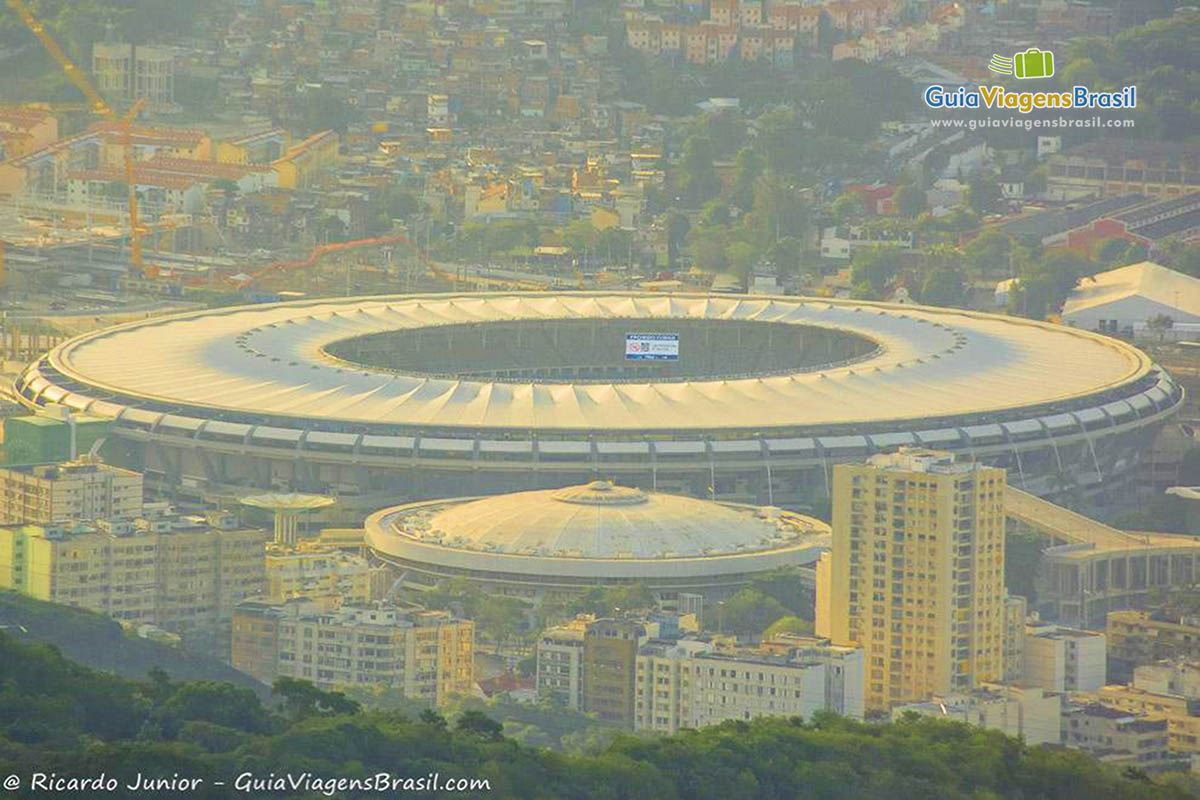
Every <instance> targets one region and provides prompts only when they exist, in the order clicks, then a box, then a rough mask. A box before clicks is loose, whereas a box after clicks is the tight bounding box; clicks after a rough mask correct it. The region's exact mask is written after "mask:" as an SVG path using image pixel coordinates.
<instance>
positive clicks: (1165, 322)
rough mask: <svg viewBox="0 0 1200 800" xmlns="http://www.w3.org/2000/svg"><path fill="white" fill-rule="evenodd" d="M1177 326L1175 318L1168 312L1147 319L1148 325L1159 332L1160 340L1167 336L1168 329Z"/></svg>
mask: <svg viewBox="0 0 1200 800" xmlns="http://www.w3.org/2000/svg"><path fill="white" fill-rule="evenodd" d="M1174 326H1175V320H1173V319H1171V318H1170V317H1169V316H1167V315H1166V314H1156V315H1155V316H1153V317H1151V318H1150V319H1148V320H1146V327H1147V328H1149V329H1150V330H1152V331H1154V332H1155V333H1157V334H1158V341H1160V342H1161V341H1163V340H1164V339H1166V338H1167V331H1169V330H1171V328H1173V327H1174Z"/></svg>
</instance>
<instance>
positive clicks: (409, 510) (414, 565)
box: [366, 481, 830, 609]
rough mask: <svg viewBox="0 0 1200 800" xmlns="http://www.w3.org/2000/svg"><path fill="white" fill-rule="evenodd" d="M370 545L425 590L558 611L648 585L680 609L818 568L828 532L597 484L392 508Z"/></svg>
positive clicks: (381, 515)
mask: <svg viewBox="0 0 1200 800" xmlns="http://www.w3.org/2000/svg"><path fill="white" fill-rule="evenodd" d="M366 543H367V546H368V547H370V548H371V551H372V552H373V553H374V554H375V556H376V557H378V558H380V559H381V560H383V561H385V562H387V563H388V564H391V565H392V566H393V567H394V568H395V571H396V574H397V575H399V576H401V580H402V581H403V582H404V584H405V585H406V586H408V587H410V588H414V589H418V590H419V589H428V588H431V587H433V586H436V585H438V584H439V583H440V582H441V581H443V580H446V579H452V578H459V579H463V580H466V581H469V582H471V583H474V584H475V585H476V586H477V587H478V588H479V589H481V590H483V591H485V592H488V593H491V594H505V595H510V596H514V597H520V598H522V599H524V600H529V601H532V602H535V603H541V602H550V603H555V602H566V601H569V600H570V599H572V598H573V597H575V596H577V595H579V594H581V593H583V592H584V591H586V590H587V589H589V588H591V587H593V586H598V585H610V586H611V585H617V584H630V583H640V584H642V585H644V586H646V588H647V589H649V590H650V591H651V592H653V593H654V594H655V596H656V600H657V601H658V602H659V604H660V605H662V606H663V607H665V608H671V609H679V608H680V601H681V598H680V594H684V595H687V594H691V595H698V596H700V597H702V598H704V600H705V601H706V602H711V601H713V600H718V599H721V598H723V597H727V596H728V595H730V594H733V593H734V592H736V591H737V589H738V588H740V587H742V586H744V585H746V584H747V583H749V582H750V581H752V580H753V579H754V577H755V576H757V575H764V574H767V573H770V572H772V571H774V570H778V569H784V568H788V567H797V566H807V565H810V564H812V563H813V562H815V561H816V560H817V558H818V556H819V555H820V553H821V552H822V550H825V549H828V547H829V544H830V533H829V526H827V525H825V523H823V522H821V521H819V520H816V519H812V518H810V517H805V516H802V515H800V514H795V513H792V512H788V511H782V510H780V509H778V508H759V507H755V506H748V505H741V504H734V503H714V502H712V501H710V500H697V499H694V498H691V497H680V496H678V495H670V494H661V493H656V492H643V491H642V490H640V489H633V488H630V487H626V486H615V485H613V484H612V483H609V482H608V481H592V482H591V483H588V484H586V485H583V486H568V487H564V488H562V489H543V490H539V491H530V492H515V493H512V494H504V495H500V496H489V497H484V498H457V499H450V500H433V501H424V502H419V503H409V504H405V505H401V506H396V507H393V508H386V509H384V510H382V511H378V512H376V513H375V514H372V515H371V516H370V517H368V518H367V522H366ZM684 599H686V598H684Z"/></svg>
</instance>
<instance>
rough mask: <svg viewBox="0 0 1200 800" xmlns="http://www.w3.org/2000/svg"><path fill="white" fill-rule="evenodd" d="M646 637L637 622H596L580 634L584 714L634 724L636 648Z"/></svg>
mask: <svg viewBox="0 0 1200 800" xmlns="http://www.w3.org/2000/svg"><path fill="white" fill-rule="evenodd" d="M645 636H646V630H645V627H644V626H642V625H641V624H639V623H637V622H632V621H629V620H619V619H599V620H596V621H595V622H591V623H589V624H588V626H587V630H586V631H585V632H584V635H583V663H582V669H583V711H584V713H587V714H595V715H596V716H598V717H599V718H600V719H604V720H608V721H610V722H620V723H624V724H625V725H627V726H629V727H633V724H634V710H635V702H634V690H635V688H636V687H635V683H636V676H637V652H638V646H639V644H640V643H641V641H642V640H643V639H644V638H645Z"/></svg>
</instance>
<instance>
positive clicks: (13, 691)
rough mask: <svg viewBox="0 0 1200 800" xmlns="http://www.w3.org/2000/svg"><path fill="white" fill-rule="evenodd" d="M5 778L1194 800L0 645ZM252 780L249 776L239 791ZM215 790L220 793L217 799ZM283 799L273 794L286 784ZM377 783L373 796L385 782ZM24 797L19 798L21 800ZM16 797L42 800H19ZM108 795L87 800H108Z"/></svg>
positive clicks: (797, 726)
mask: <svg viewBox="0 0 1200 800" xmlns="http://www.w3.org/2000/svg"><path fill="white" fill-rule="evenodd" d="M0 678H2V680H0V774H7V775H8V776H10V778H9V780H12V779H13V776H15V778H16V779H18V780H20V781H22V783H21V789H22V790H25V789H28V787H29V782H30V780H31V776H32V774H33V773H34V772H35V771H37V770H45V771H46V772H49V771H51V770H53V771H54V772H55V773H57V775H58V776H61V777H68V776H70V777H81V776H95V775H98V774H99V773H101V772H102V771H103V772H104V773H105V775H106V776H108V777H109V778H112V779H114V780H116V781H119V782H120V784H119V785H117V786H116V787H115V788H114V789H113V790H111V791H106V792H104V795H105V796H106V797H117V798H121V797H144V796H145V794H146V792H144V791H139V790H132V789H127V788H125V787H126V785H127V783H128V782H129V781H130V780H132V779H133V778H134V777H135V776H136V775H137V774H138V773H141V774H142V775H145V776H166V777H168V778H169V777H171V776H172V774H178V776H179V777H181V778H191V779H199V780H201V781H203V783H200V784H199V785H197V786H196V787H195V788H194V789H193V790H192V791H190V792H189V793H188V794H189V796H191V797H197V798H224V797H234V796H240V797H246V796H260V797H262V796H271V797H278V798H287V797H296V798H299V797H317V796H322V795H326V796H337V797H343V798H353V797H376V796H380V794H381V793H380V792H379V791H378V789H377V788H362V787H361V784H360V785H359V787H357V788H356V787H355V786H352V785H351V786H347V785H345V784H343V785H342V786H341V787H340V788H339V787H338V786H337V785H336V784H335V783H333V781H336V780H338V779H345V780H350V779H353V780H356V781H360V782H365V781H367V780H370V779H371V777H372V776H376V775H378V774H380V773H387V774H389V775H390V776H393V777H397V778H409V779H413V780H415V779H418V778H425V776H429V775H431V774H436V775H437V776H439V780H445V779H448V778H467V779H477V780H478V779H482V780H486V781H488V787H489V788H488V789H486V790H482V789H480V790H475V791H471V790H468V791H462V792H455V793H453V794H452V795H451V794H448V793H442V792H426V791H419V790H417V789H416V786H415V785H414V784H411V783H410V784H408V791H407V792H406V791H405V790H404V789H403V788H401V789H398V790H397V791H390V792H388V793H389V794H392V795H395V794H400V793H406V794H407V793H409V792H411V793H413V794H417V793H419V794H421V796H427V797H443V796H454V797H479V798H483V797H487V798H493V799H494V798H522V799H529V798H536V799H538V800H540V799H542V798H545V800H551V799H553V800H600V799H602V798H603V799H604V800H608V799H610V798H611V800H643V799H644V800H685V799H686V800H710V799H711V800H728V799H729V798H762V800H785V799H787V800H793V799H794V798H801V797H802V798H806V799H807V798H813V799H814V800H877V799H878V800H883V799H884V798H886V800H906V799H908V798H911V799H912V800H1000V798H1006V799H1011V800H1035V799H1037V798H1044V800H1076V799H1077V798H1088V800H1183V799H1184V798H1188V797H1192V796H1194V795H1192V794H1190V793H1189V792H1188V791H1186V790H1185V789H1184V788H1183V783H1182V780H1183V779H1179V782H1167V781H1159V782H1155V781H1154V780H1152V779H1151V778H1148V777H1147V776H1146V775H1144V774H1142V773H1140V772H1137V771H1133V772H1128V773H1120V772H1117V771H1115V770H1112V769H1109V768H1107V767H1104V766H1101V765H1099V764H1097V763H1096V762H1094V761H1092V760H1091V759H1089V758H1088V757H1087V756H1085V755H1083V754H1081V753H1078V752H1073V751H1063V750H1055V749H1048V748H1027V747H1025V746H1024V745H1022V744H1021V743H1020V742H1019V741H1017V740H1015V739H1011V738H1008V737H1005V736H1003V735H1001V734H998V733H994V732H988V731H983V730H978V729H971V728H967V727H965V726H963V725H960V724H957V723H950V722H945V721H941V720H932V719H918V720H910V721H905V722H902V723H900V724H896V725H878V726H876V725H867V724H864V723H858V722H853V721H849V720H845V719H842V718H838V717H834V716H831V715H821V716H818V717H817V719H816V720H814V721H813V722H811V723H805V722H802V721H800V720H798V719H790V720H789V719H760V720H755V721H753V722H736V723H726V724H723V725H719V726H715V727H712V728H708V729H705V730H702V731H692V732H685V733H683V734H680V735H677V736H671V737H662V738H656V739H649V740H643V739H636V738H634V737H622V738H619V739H617V740H616V741H615V742H613V743H612V744H610V745H608V746H607V748H605V749H603V750H601V751H600V752H599V753H597V754H595V755H591V756H564V755H561V754H558V753H553V752H549V751H545V750H535V749H532V748H528V747H523V746H521V745H519V744H517V743H516V742H514V741H512V740H511V739H506V738H505V737H503V736H502V735H501V733H500V726H499V724H498V723H496V722H494V721H492V720H491V719H489V718H488V717H486V716H484V715H483V714H480V713H479V712H477V711H476V712H467V713H464V714H462V715H460V716H459V717H458V718H457V719H456V720H454V721H453V723H448V722H447V720H446V719H445V718H443V717H441V716H440V715H438V714H434V713H432V712H425V713H423V714H422V715H421V716H420V717H419V718H418V719H416V720H413V719H410V718H408V717H405V716H403V715H402V714H399V713H396V712H374V713H365V712H362V711H360V710H359V707H358V704H357V703H354V702H353V701H351V700H349V699H348V698H346V697H345V696H344V695H342V694H340V693H336V692H323V691H320V690H317V689H316V688H314V687H312V685H311V684H307V683H305V682H302V681H287V680H285V681H281V682H280V683H279V684H277V691H278V693H279V695H280V700H281V701H282V702H281V703H280V705H279V707H278V708H277V709H270V708H268V707H266V706H264V705H263V704H262V703H261V702H260V701H259V700H258V698H257V697H256V696H255V694H254V693H253V692H252V691H250V690H248V689H245V688H241V687H236V686H233V685H230V684H227V683H219V682H214V681H199V682H192V683H174V682H170V681H167V680H165V679H164V678H163V676H162V675H161V673H160V674H158V675H156V676H155V677H154V678H153V679H151V680H149V681H140V682H134V681H129V680H125V679H121V678H117V677H114V676H111V675H106V674H103V673H98V672H96V671H94V670H91V669H88V668H87V667H82V666H80V665H78V664H75V663H73V662H71V661H68V660H67V659H65V658H63V657H62V655H61V654H59V653H58V652H57V651H56V650H54V649H53V648H50V647H47V646H46V645H42V644H32V643H24V642H19V641H17V640H15V639H13V638H12V637H11V636H9V635H7V634H3V633H0ZM246 773H249V774H251V775H253V776H254V777H255V778H259V779H265V778H268V777H269V776H272V775H273V776H274V777H276V778H279V777H280V776H286V775H291V776H293V777H304V776H307V778H310V779H316V780H319V781H321V782H320V783H317V784H313V783H311V781H310V782H309V783H307V784H305V785H304V786H303V788H301V789H289V788H287V787H286V786H283V785H280V784H268V785H262V784H252V785H249V786H244V787H243V789H242V790H241V791H235V787H236V786H238V785H241V784H239V778H238V776H239V775H244V774H246ZM240 780H241V781H242V783H244V782H245V781H246V780H249V779H246V778H242V779H240ZM214 781H224V782H225V783H226V785H225V786H216V785H214ZM275 786H279V787H280V788H279V790H278V791H274V790H273V787H275ZM376 786H377V785H376ZM9 788H11V786H10V787H9ZM14 794H15V796H35V795H36V796H42V794H43V793H37V792H34V793H29V794H26V793H24V792H22V791H18V792H15V793H14ZM96 794H98V793H93V794H92V795H88V794H87V793H86V792H84V793H83V794H76V795H75V796H96Z"/></svg>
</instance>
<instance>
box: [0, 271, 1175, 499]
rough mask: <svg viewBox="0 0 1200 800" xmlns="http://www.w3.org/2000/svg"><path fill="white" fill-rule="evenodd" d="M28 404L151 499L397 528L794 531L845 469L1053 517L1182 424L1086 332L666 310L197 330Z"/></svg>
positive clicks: (385, 318) (335, 305) (71, 360)
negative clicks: (756, 512)
mask: <svg viewBox="0 0 1200 800" xmlns="http://www.w3.org/2000/svg"><path fill="white" fill-rule="evenodd" d="M16 389H17V391H18V392H19V394H20V397H21V398H22V400H23V402H25V403H26V404H28V405H30V406H40V405H45V404H48V403H60V404H64V405H66V406H70V407H72V408H75V409H78V410H80V411H84V412H87V413H88V414H91V415H98V416H101V417H107V418H111V419H113V420H114V421H115V422H114V426H113V429H112V430H113V435H112V436H111V437H110V441H109V442H107V443H106V445H105V447H106V448H107V449H106V455H107V456H108V457H109V458H110V459H111V460H114V461H116V462H117V463H123V464H126V465H128V466H131V467H134V468H138V469H142V470H144V471H145V472H146V473H147V476H148V478H150V479H151V480H152V481H160V482H163V483H165V484H168V485H174V486H183V487H194V488H196V489H197V490H199V491H211V492H222V491H225V492H228V491H244V488H242V487H255V488H261V489H271V490H276V491H314V490H316V491H321V490H328V488H329V487H334V488H335V489H336V490H337V491H338V492H339V494H341V495H342V496H343V498H347V497H348V496H350V495H353V494H356V493H357V494H363V495H370V496H374V497H375V498H385V499H384V500H383V502H395V500H396V499H397V498H401V499H429V498H436V497H462V496H474V495H482V494H494V493H501V492H512V491H522V490H529V489H542V488H557V487H560V486H564V485H567V484H582V483H587V482H588V481H591V480H595V479H597V478H604V479H613V480H615V481H617V482H619V483H621V484H623V485H628V486H637V487H640V488H643V489H648V490H659V491H667V492H672V493H678V494H691V495H695V496H703V497H710V496H711V497H715V498H716V499H718V500H728V501H737V502H747V503H754V504H760V505H797V504H804V503H810V502H813V501H815V500H818V499H819V498H822V497H824V496H827V494H828V490H829V481H830V473H831V470H830V467H831V465H832V464H834V463H836V462H839V461H856V460H862V459H864V458H866V457H867V456H869V455H871V454H872V453H876V452H880V451H888V450H892V449H895V448H897V447H899V446H902V445H918V446H926V447H933V448H938V449H944V450H951V451H954V452H956V453H958V454H960V455H961V456H962V457H966V458H974V459H978V460H981V461H984V462H987V463H989V464H993V465H997V466H1002V467H1007V468H1008V470H1009V472H1010V482H1011V483H1012V484H1013V485H1015V486H1017V487H1021V488H1025V489H1027V490H1029V491H1031V492H1034V493H1036V494H1041V495H1047V494H1052V493H1054V492H1056V491H1062V490H1064V487H1076V486H1078V487H1083V488H1084V489H1088V488H1095V487H1098V486H1100V485H1102V484H1103V485H1104V486H1105V487H1106V491H1111V489H1112V486H1113V484H1114V482H1118V481H1120V480H1122V479H1124V478H1125V477H1127V476H1130V475H1131V474H1133V471H1134V470H1135V468H1136V467H1137V466H1138V464H1139V461H1140V459H1141V456H1142V453H1144V452H1145V451H1146V450H1147V446H1148V444H1149V442H1150V439H1151V437H1152V436H1153V434H1154V433H1155V431H1156V430H1157V429H1158V428H1159V427H1160V426H1161V425H1162V424H1163V423H1164V422H1165V420H1166V419H1167V418H1168V417H1169V416H1170V415H1171V414H1173V413H1174V412H1175V411H1176V410H1177V409H1178V408H1179V407H1180V405H1181V403H1182V401H1183V391H1182V389H1181V388H1180V387H1179V386H1178V385H1177V384H1176V383H1175V382H1174V381H1173V380H1172V379H1171V377H1170V376H1169V375H1168V374H1167V373H1166V372H1164V371H1163V370H1162V369H1161V368H1159V367H1158V366H1156V365H1155V364H1154V363H1153V362H1152V361H1150V359H1149V358H1148V357H1147V356H1146V355H1145V354H1143V353H1142V352H1140V351H1139V350H1137V349H1135V348H1134V347H1132V346H1130V345H1128V344H1125V343H1123V342H1120V341H1118V340H1115V339H1111V338H1108V337H1105V336H1101V335H1098V334H1094V333H1090V332H1086V331H1081V330H1076V329H1073V328H1068V327H1062V326H1058V325H1051V324H1047V323H1040V322H1033V321H1030V320H1024V319H1019V318H1014V317H1007V316H1000V315H994V314H985V313H975V312H970V311H961V310H954V309H941V308H926V307H919V306H911V305H888V304H879V303H867V302H861V301H851V300H826V299H813V298H795V297H754V296H730V295H721V296H709V295H657V294H652V293H645V292H605V293H582V292H580V293H574V292H563V293H505V294H499V293H497V294H455V295H411V296H384V297H363V298H344V299H343V298H334V299H321V300H305V301H301V302H292V303H283V304H272V305H254V306H241V307H233V308H223V309H217V310H208V311H197V312H191V313H185V314H180V315H174V316H167V317H161V318H156V319H151V320H146V321H142V322H136V323H132V324H127V325H123V326H118V327H114V328H110V329H107V330H102V331H98V332H95V333H91V334H87V335H84V336H81V337H78V338H76V339H73V340H71V341H68V342H66V343H64V344H62V345H60V346H58V347H56V348H55V349H54V350H52V351H50V352H49V353H48V354H46V355H45V356H44V357H43V358H41V359H40V360H38V361H37V362H35V363H33V364H31V365H30V366H29V367H28V368H27V369H26V370H25V371H24V372H23V373H22V374H21V376H20V377H19V379H18V382H17V387H16ZM364 504H365V503H364ZM380 504H382V503H380Z"/></svg>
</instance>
